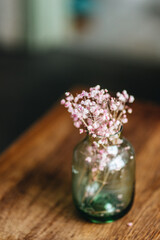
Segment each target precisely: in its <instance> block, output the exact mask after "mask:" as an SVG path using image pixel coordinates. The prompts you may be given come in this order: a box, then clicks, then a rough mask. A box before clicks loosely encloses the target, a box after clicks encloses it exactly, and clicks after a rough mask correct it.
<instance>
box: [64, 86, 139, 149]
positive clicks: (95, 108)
mask: <svg viewBox="0 0 160 240" xmlns="http://www.w3.org/2000/svg"><path fill="white" fill-rule="evenodd" d="M65 95H66V98H65V99H62V100H61V104H63V105H64V106H65V107H66V108H67V109H68V112H69V113H70V114H71V117H72V118H73V122H74V126H75V127H76V128H80V130H79V132H80V134H82V133H83V132H88V133H89V134H90V135H92V136H93V137H94V138H96V137H97V136H98V137H99V136H101V137H102V139H101V140H100V141H99V143H97V144H98V145H97V146H99V145H101V144H108V139H109V138H110V140H111V141H112V139H113V136H114V134H115V133H116V132H117V131H119V129H120V126H121V125H123V124H125V123H127V122H128V119H127V115H126V114H127V113H132V109H131V108H130V107H129V106H128V105H127V104H128V103H132V102H133V101H134V97H133V96H132V95H131V96H129V94H128V93H127V91H126V90H123V91H122V93H120V92H117V94H116V96H117V97H111V95H110V94H109V93H108V90H107V89H100V86H99V85H97V86H95V87H91V88H90V89H89V91H88V92H87V91H84V90H83V91H82V92H81V93H80V94H77V95H76V97H73V95H72V94H71V93H69V92H66V93H65ZM117 141H118V140H117Z"/></svg>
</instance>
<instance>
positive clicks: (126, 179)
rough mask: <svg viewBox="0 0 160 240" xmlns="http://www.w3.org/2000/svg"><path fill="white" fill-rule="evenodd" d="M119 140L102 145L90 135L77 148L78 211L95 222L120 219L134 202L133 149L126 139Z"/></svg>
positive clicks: (75, 197)
mask: <svg viewBox="0 0 160 240" xmlns="http://www.w3.org/2000/svg"><path fill="white" fill-rule="evenodd" d="M119 140H120V141H116V143H114V144H113V142H112V143H110V144H107V145H105V146H104V145H103V146H102V145H99V144H96V143H97V142H98V140H97V139H94V138H92V137H91V136H89V135H87V136H86V137H85V139H84V140H83V141H81V142H80V143H79V144H78V145H77V146H76V147H75V149H74V155H73V163H72V195H73V201H74V203H75V206H76V208H77V209H78V211H79V212H80V213H81V214H82V215H83V216H84V217H85V218H87V219H88V220H90V221H91V222H94V223H103V222H106V223H107V222H112V221H114V220H116V219H119V218H120V217H122V216H123V215H124V214H126V213H127V212H128V211H129V209H130V208H131V206H132V203H133V198H134V186H135V158H134V155H135V154H134V149H133V147H132V145H131V144H130V143H129V142H128V140H127V139H125V138H123V137H121V138H120V139H119Z"/></svg>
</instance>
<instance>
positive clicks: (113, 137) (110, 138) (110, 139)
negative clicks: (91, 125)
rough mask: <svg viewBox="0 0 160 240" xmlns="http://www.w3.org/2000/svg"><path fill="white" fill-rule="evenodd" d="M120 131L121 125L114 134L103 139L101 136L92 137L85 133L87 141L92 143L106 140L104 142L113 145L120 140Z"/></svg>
mask: <svg viewBox="0 0 160 240" xmlns="http://www.w3.org/2000/svg"><path fill="white" fill-rule="evenodd" d="M122 130H123V126H122V125H121V127H120V129H119V130H118V131H117V132H116V133H114V134H113V135H110V136H108V137H103V136H96V137H93V136H92V135H91V134H88V133H87V137H86V138H87V139H88V140H89V141H90V142H91V143H93V142H99V140H102V141H103V140H106V142H108V144H114V143H115V142H117V141H116V140H117V139H121V138H122Z"/></svg>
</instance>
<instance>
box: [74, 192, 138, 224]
mask: <svg viewBox="0 0 160 240" xmlns="http://www.w3.org/2000/svg"><path fill="white" fill-rule="evenodd" d="M133 200H134V195H133V197H132V201H131V202H130V203H129V205H128V206H127V207H126V208H125V209H124V210H122V211H121V212H119V213H116V214H115V215H110V216H103V217H102V216H94V215H90V214H88V213H86V212H84V211H83V210H81V209H79V208H78V207H77V206H76V208H77V210H78V212H79V213H80V215H81V216H82V217H84V218H85V219H87V220H88V221H90V222H92V223H111V222H114V221H116V220H118V219H120V218H121V217H123V216H124V215H125V214H127V213H128V212H129V210H130V209H131V207H132V205H133Z"/></svg>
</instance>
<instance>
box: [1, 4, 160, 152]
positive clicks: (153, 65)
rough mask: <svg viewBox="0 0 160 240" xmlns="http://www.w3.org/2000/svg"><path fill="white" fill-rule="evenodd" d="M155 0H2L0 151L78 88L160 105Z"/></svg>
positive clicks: (159, 26) (159, 21)
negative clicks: (102, 89)
mask: <svg viewBox="0 0 160 240" xmlns="http://www.w3.org/2000/svg"><path fill="white" fill-rule="evenodd" d="M159 82H160V1H159V0H152V1H150V0H119V1H115V0H27V1H26V0H0V110H1V114H0V151H3V150H4V149H5V148H6V147H7V146H8V145H9V144H10V143H11V142H12V141H13V140H14V139H16V138H17V137H18V136H19V135H20V134H21V133H22V132H23V131H24V130H25V129H27V128H28V127H29V126H30V124H32V123H33V122H34V121H36V120H37V119H38V118H39V117H41V116H42V115H43V114H44V113H45V112H46V111H47V110H48V109H49V108H50V107H51V106H52V105H53V104H54V103H55V102H56V101H57V100H58V99H59V98H60V97H61V95H62V94H63V93H64V91H66V90H68V89H70V88H71V87H73V86H75V85H86V86H94V85H96V84H100V85H101V86H102V87H105V88H107V89H109V90H111V91H117V90H118V91H121V90H123V89H127V90H128V92H129V93H130V94H133V95H135V96H136V97H137V98H139V99H141V100H144V101H152V102H155V103H159V102H160V94H159V92H160V91H159Z"/></svg>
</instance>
